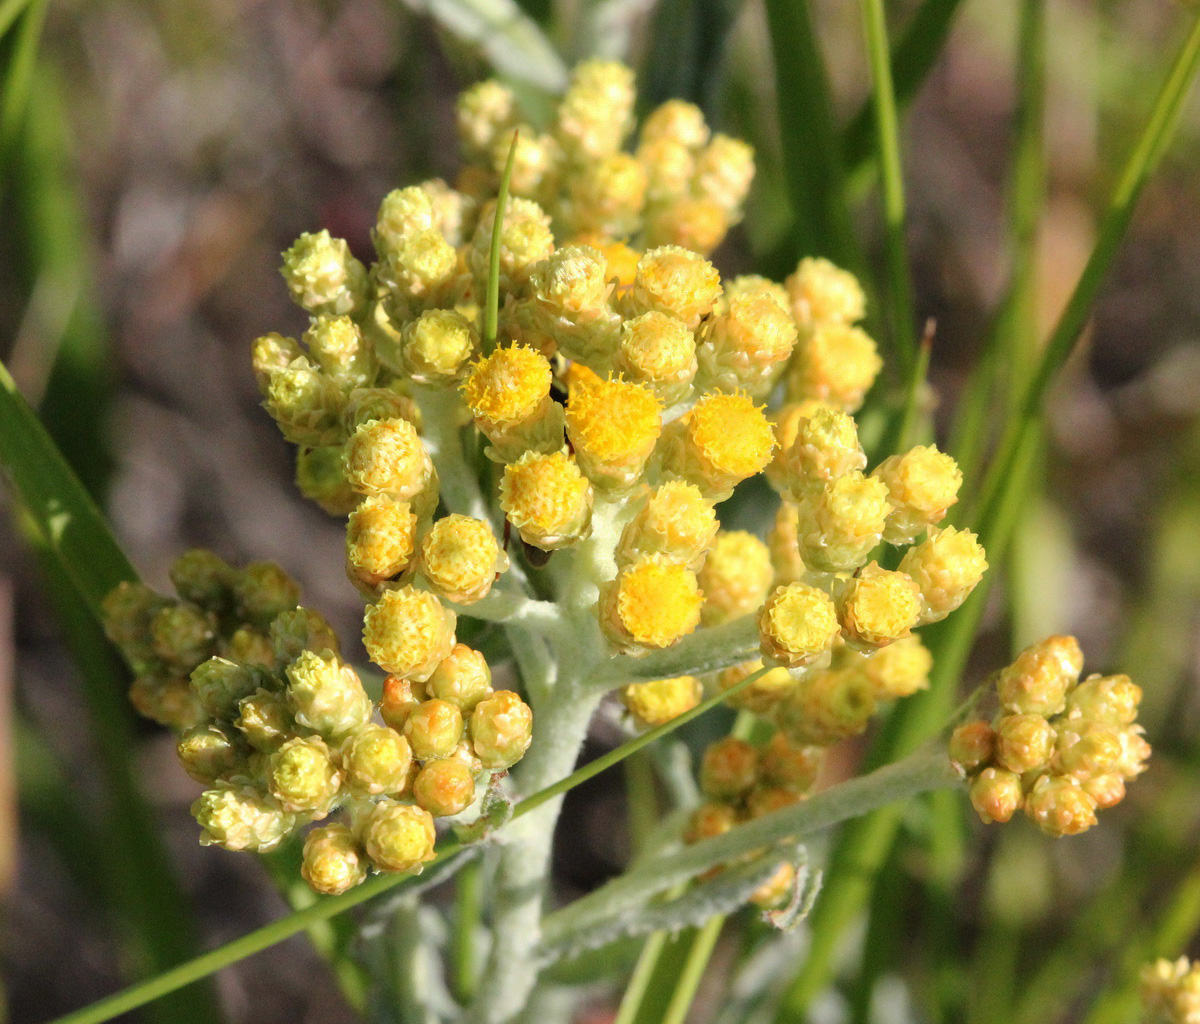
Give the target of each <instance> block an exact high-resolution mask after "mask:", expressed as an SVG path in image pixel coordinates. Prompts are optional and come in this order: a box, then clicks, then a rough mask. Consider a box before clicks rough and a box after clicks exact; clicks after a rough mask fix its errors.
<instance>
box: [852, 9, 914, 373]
mask: <svg viewBox="0 0 1200 1024" xmlns="http://www.w3.org/2000/svg"><path fill="white" fill-rule="evenodd" d="M860 8H861V11H862V20H863V34H864V36H865V38H866V45H867V58H868V63H869V64H870V67H871V90H872V97H873V100H872V110H873V112H874V117H873V121H874V124H875V146H876V150H877V152H878V156H879V168H880V171H881V173H882V177H883V217H884V226H885V234H884V255H885V258H886V261H887V274H888V299H889V301H890V305H891V310H890V316H889V317H888V320H889V321H890V327H891V335H892V343H893V348H894V349H895V351H896V355H897V357H898V363H899V369H900V371H901V374H902V376H903V377H905V378H909V377H911V376H912V373H913V367H914V366H915V364H916V361H917V358H918V354H917V338H916V333H915V325H914V321H913V318H914V312H913V296H912V279H911V278H910V276H909V270H908V267H909V260H908V242H907V241H906V239H905V235H904V231H905V210H904V205H905V204H904V172H903V168H902V166H901V160H900V129H899V124H898V121H897V117H896V96H895V92H894V90H893V86H892V69H891V65H890V63H889V61H888V36H887V18H886V16H885V14H884V10H883V0H860Z"/></svg>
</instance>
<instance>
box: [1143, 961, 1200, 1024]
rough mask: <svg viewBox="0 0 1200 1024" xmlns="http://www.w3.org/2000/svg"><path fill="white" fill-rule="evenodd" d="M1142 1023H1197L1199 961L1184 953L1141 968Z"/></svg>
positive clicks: (1199, 993)
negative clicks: (1194, 962)
mask: <svg viewBox="0 0 1200 1024" xmlns="http://www.w3.org/2000/svg"><path fill="white" fill-rule="evenodd" d="M1141 996H1142V1010H1143V1016H1142V1021H1143V1024H1200V965H1196V964H1193V963H1192V962H1191V961H1190V960H1188V958H1187V957H1185V956H1181V957H1180V958H1179V959H1178V960H1166V959H1162V960H1156V961H1155V962H1154V963H1153V964H1147V965H1146V966H1145V967H1143V968H1142V977H1141Z"/></svg>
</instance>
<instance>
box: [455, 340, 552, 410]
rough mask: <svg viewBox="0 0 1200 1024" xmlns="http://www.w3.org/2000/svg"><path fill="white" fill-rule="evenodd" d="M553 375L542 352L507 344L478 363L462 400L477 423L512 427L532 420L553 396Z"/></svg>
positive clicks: (465, 385)
mask: <svg viewBox="0 0 1200 1024" xmlns="http://www.w3.org/2000/svg"><path fill="white" fill-rule="evenodd" d="M552 379H553V372H552V371H551V369H550V363H549V362H548V361H547V359H546V357H545V356H543V355H542V354H541V353H540V352H537V351H535V350H534V349H532V348H529V347H528V346H527V345H508V346H506V347H504V348H498V349H496V350H495V351H494V352H493V353H492V354H491V355H490V356H485V357H484V358H483V359H481V360H479V361H478V362H477V363H476V364H475V365H474V366H473V367H472V368H471V372H470V373H469V374H468V375H467V379H466V380H465V381H464V382H463V386H462V393H463V400H464V401H465V402H466V403H467V406H468V407H469V408H470V410H471V412H472V413H474V415H475V418H476V419H477V420H481V421H484V422H485V423H488V424H492V423H494V424H498V425H501V426H511V425H515V424H519V423H522V422H524V421H526V420H529V419H531V418H532V417H533V416H534V415H535V414H537V413H538V411H539V410H540V408H541V406H542V403H543V402H545V401H547V400H548V399H549V396H550V382H551V380H552Z"/></svg>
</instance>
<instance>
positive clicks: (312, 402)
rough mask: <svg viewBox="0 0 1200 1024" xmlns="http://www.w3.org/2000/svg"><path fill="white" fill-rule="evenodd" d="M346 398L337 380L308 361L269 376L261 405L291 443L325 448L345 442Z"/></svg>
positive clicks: (294, 363)
mask: <svg viewBox="0 0 1200 1024" xmlns="http://www.w3.org/2000/svg"><path fill="white" fill-rule="evenodd" d="M345 401H346V400H345V396H344V395H343V394H342V389H341V388H340V387H338V384H337V381H335V380H334V379H333V378H332V377H330V376H328V375H326V374H324V373H321V371H320V370H318V369H317V368H316V367H315V366H313V365H312V364H311V363H310V362H309V361H308V360H307V359H297V360H295V361H294V362H293V363H291V365H289V366H286V367H284V368H283V369H281V370H276V371H275V372H274V373H272V374H271V379H270V382H269V383H268V384H267V395H266V401H265V402H264V403H263V405H264V406H265V407H266V410H267V412H269V413H270V414H271V418H272V419H274V420H275V422H276V423H277V424H278V425H279V429H280V431H281V432H282V433H283V436H284V437H286V438H287V439H288V440H289V441H291V442H292V443H293V444H307V445H314V446H317V445H327V444H337V443H338V442H340V441H342V440H344V436H345V431H344V430H343V429H342V424H341V415H342V409H343V406H344V405H345Z"/></svg>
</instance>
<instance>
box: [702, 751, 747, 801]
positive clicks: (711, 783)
mask: <svg viewBox="0 0 1200 1024" xmlns="http://www.w3.org/2000/svg"><path fill="white" fill-rule="evenodd" d="M757 780H758V751H757V750H755V749H754V747H752V746H751V745H750V744H749V743H747V742H746V741H745V740H739V739H736V738H735V737H733V736H727V737H726V738H725V739H722V740H717V742H716V743H712V744H710V745H709V747H708V749H707V750H705V751H704V759H703V760H702V761H701V762H700V789H701V791H702V792H703V793H704V795H705V796H707V797H711V798H712V799H715V800H736V799H737V798H738V797H740V796H741V795H742V794H743V793H745V792H746V791H747V790H749V789H750V787H751V786H753V785H754V783H755V782H756V781H757Z"/></svg>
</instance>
